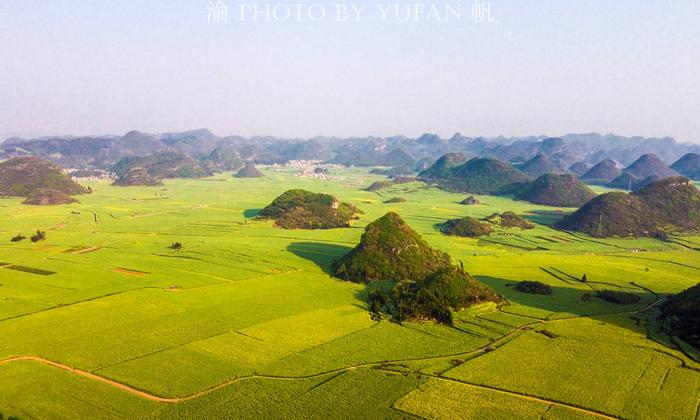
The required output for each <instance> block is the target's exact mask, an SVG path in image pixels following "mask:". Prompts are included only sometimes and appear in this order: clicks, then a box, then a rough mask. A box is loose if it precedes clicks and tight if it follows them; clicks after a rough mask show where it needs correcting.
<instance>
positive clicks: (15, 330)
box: [0, 168, 700, 419]
mask: <svg viewBox="0 0 700 420" xmlns="http://www.w3.org/2000/svg"><path fill="white" fill-rule="evenodd" d="M263 171H264V173H265V175H266V176H265V177H262V178H236V177H233V176H232V174H231V173H230V172H229V173H222V174H217V175H215V176H212V177H208V178H202V179H196V180H186V179H176V180H165V181H164V185H162V186H154V187H113V186H108V185H106V184H103V183H99V182H94V183H92V184H88V185H89V186H90V187H91V188H92V190H93V193H92V194H90V195H84V196H81V197H80V203H72V204H66V205H60V206H50V207H33V206H23V205H21V204H20V203H21V199H10V198H3V199H0V218H2V222H0V235H1V236H2V237H3V238H5V239H3V240H2V241H0V261H1V262H0V337H2V340H0V377H1V378H3V380H1V381H0V413H2V414H3V415H4V416H6V417H7V416H17V417H20V418H31V417H38V418H46V417H51V418H86V417H88V418H104V417H117V418H121V417H129V418H134V417H168V418H170V417H200V418H209V417H215V418H225V417H236V418H290V417H291V418H294V417H301V418H339V417H351V418H361V417H362V418H367V417H371V418H374V417H381V418H394V417H400V418H414V417H425V418H465V417H470V416H472V417H486V418H502V417H508V416H511V417H513V416H515V417H522V416H528V417H542V418H557V419H558V418H572V419H573V418H632V419H641V418H650V417H651V418H664V419H672V418H678V419H693V418H698V406H699V403H700V363H699V362H698V360H700V355H699V354H698V351H697V349H694V348H693V347H691V346H689V345H688V344H686V343H684V342H682V341H681V340H678V339H676V338H672V337H669V336H667V335H665V334H664V333H663V332H662V331H661V329H660V326H659V323H658V321H657V317H658V315H659V312H658V307H659V305H660V304H661V303H662V302H663V301H664V300H665V299H666V297H667V296H668V295H670V294H674V293H678V292H680V291H682V290H684V289H687V288H688V287H690V286H693V285H695V284H696V283H697V282H698V278H700V258H699V257H698V255H699V254H698V248H700V237H697V236H684V237H677V238H674V240H673V241H660V240H657V239H651V238H643V239H634V240H633V239H620V238H615V239H600V238H592V237H589V236H587V235H585V234H579V233H567V232H563V231H559V230H554V229H553V228H551V227H550V224H552V223H554V222H556V221H557V220H559V219H560V218H561V217H562V216H563V214H565V213H568V212H570V211H571V210H572V209H555V208H552V207H545V206H538V205H534V204H530V203H527V202H522V201H513V200H512V199H510V198H507V197H498V196H476V198H477V199H478V200H479V202H480V203H481V204H480V205H475V206H464V205H460V204H459V202H460V201H461V200H462V199H463V198H464V196H463V194H454V193H449V192H446V191H443V190H440V189H437V188H434V187H429V186H427V185H425V184H423V183H417V182H413V183H406V184H400V185H395V186H391V187H389V188H388V189H382V190H378V191H366V190H365V188H366V187H367V186H368V185H370V184H371V183H372V182H375V181H378V180H382V179H386V178H383V177H379V176H376V175H372V174H369V173H368V171H367V170H365V169H342V170H336V172H338V173H337V174H336V177H334V178H332V179H319V178H303V177H298V176H295V172H294V171H293V170H286V169H284V168H281V169H280V168H277V169H274V170H272V169H264V170H263ZM293 188H303V189H306V190H309V191H313V192H323V193H328V194H332V195H333V196H335V197H338V199H340V200H341V201H343V202H349V203H352V204H353V205H355V206H356V207H357V208H359V209H360V210H361V211H362V212H363V213H362V214H361V215H360V216H359V219H358V220H356V221H353V222H352V223H351V226H350V227H349V228H339V229H328V230H284V229H280V228H277V227H275V226H274V224H273V222H272V221H267V220H265V221H263V220H258V219H255V216H256V214H257V213H258V212H259V210H260V209H262V208H263V207H265V206H266V205H268V204H269V203H270V202H271V201H272V200H273V199H274V198H275V197H277V196H279V195H280V194H281V193H283V192H285V191H287V190H289V189H293ZM597 190H598V192H600V191H601V190H603V189H602V188H597ZM394 197H400V198H403V199H405V201H402V202H395V203H385V201H387V200H388V199H391V198H394ZM388 211H393V212H396V213H398V214H399V215H400V216H401V217H402V218H403V219H404V220H405V221H406V222H407V223H408V224H409V225H410V226H411V227H412V228H413V229H415V230H416V231H417V232H418V233H419V234H420V235H421V236H422V237H423V238H424V239H425V240H426V241H427V242H428V243H429V244H430V245H431V246H432V247H434V248H436V249H438V250H440V251H443V252H446V253H448V254H449V255H450V256H451V257H452V259H453V261H454V262H455V263H457V262H461V264H462V265H463V266H464V269H465V270H466V271H468V272H469V273H470V274H471V275H473V276H474V277H475V278H476V279H477V280H479V281H481V282H482V283H484V284H486V285H487V286H489V287H490V288H491V289H493V290H494V291H496V292H497V293H499V294H500V295H502V296H503V297H504V298H505V299H506V301H507V302H506V303H500V304H495V303H484V304H480V305H476V306H473V307H470V308H469V309H467V310H463V311H460V312H457V313H455V314H454V322H453V324H452V325H443V324H438V323H434V322H427V321H411V322H403V323H400V324H399V323H396V322H392V321H390V320H388V319H381V320H380V319H375V318H373V317H371V316H370V312H369V311H368V299H367V298H368V288H367V287H366V286H365V285H361V284H355V283H350V282H345V281H341V280H339V279H337V278H334V277H333V276H332V275H331V274H330V272H331V265H332V263H333V262H334V261H335V260H337V259H338V258H340V257H341V256H343V255H345V254H346V253H347V252H348V251H350V250H351V249H352V248H353V247H354V246H355V245H357V243H358V242H359V240H360V236H361V235H362V233H363V231H364V227H365V226H366V225H367V224H368V223H370V222H372V221H373V220H375V219H377V218H379V217H381V216H383V215H384V214H385V213H387V212H388ZM504 211H513V212H515V213H516V214H519V215H522V216H524V217H525V218H526V219H527V220H528V221H529V222H531V223H533V224H534V226H535V227H534V228H533V229H527V230H523V229H506V228H496V231H495V232H494V233H493V234H491V235H489V236H488V237H483V238H480V239H467V238H460V237H453V236H446V235H444V234H443V233H441V232H440V230H439V229H438V228H437V225H438V224H440V223H443V222H444V221H445V220H448V219H453V218H456V217H463V216H471V217H475V218H484V217H487V216H489V215H491V214H493V213H495V212H499V213H501V212H504ZM37 230H41V231H45V232H46V239H45V240H43V241H38V242H30V241H28V240H25V241H18V242H10V238H11V237H13V236H15V235H18V234H23V235H25V236H29V235H31V234H32V233H34V232H35V231H37ZM176 242H177V243H180V244H181V249H175V247H172V246H171V245H172V244H174V243H176ZM584 275H585V278H586V281H582V279H583V278H584ZM524 280H528V281H537V282H540V283H543V284H546V285H548V286H549V287H550V288H551V291H552V292H551V294H549V295H537V294H525V293H521V292H518V291H516V290H515V288H514V286H515V285H516V284H517V283H519V282H521V281H524ZM602 291H620V292H626V293H627V294H631V295H634V296H637V297H638V299H637V301H636V302H635V303H631V304H626V305H621V304H617V303H614V302H610V301H607V300H604V299H600V298H598V297H596V294H597V293H598V292H602ZM251 395H254V396H255V398H251Z"/></svg>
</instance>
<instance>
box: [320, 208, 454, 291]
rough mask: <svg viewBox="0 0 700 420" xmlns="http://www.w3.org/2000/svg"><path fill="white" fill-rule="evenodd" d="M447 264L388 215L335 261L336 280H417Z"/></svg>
mask: <svg viewBox="0 0 700 420" xmlns="http://www.w3.org/2000/svg"><path fill="white" fill-rule="evenodd" d="M449 263H450V257H449V256H448V255H447V254H445V253H443V252H439V251H436V250H433V249H432V248H431V247H430V245H428V243H427V242H425V241H424V240H423V238H421V237H420V235H419V234H418V233H417V232H416V231H415V230H413V229H412V228H411V227H410V226H409V225H408V224H407V223H406V222H404V221H403V219H402V218H401V217H400V216H399V215H398V214H396V213H393V212H389V213H387V214H386V215H384V216H382V217H380V218H379V219H377V220H375V221H373V222H372V223H370V224H369V225H367V227H366V228H365V232H364V233H363V234H362V237H361V239H360V244H359V245H357V246H356V247H355V248H354V249H353V250H352V251H350V252H349V253H348V254H346V255H345V256H343V258H341V259H340V260H338V261H336V262H335V263H334V265H333V273H334V275H335V276H336V277H339V278H341V279H344V280H349V281H352V282H355V283H369V282H371V281H374V280H395V281H403V280H416V279H418V278H423V277H425V276H426V275H428V274H430V273H432V272H434V271H435V270H437V269H438V268H439V267H443V266H445V265H447V264H449Z"/></svg>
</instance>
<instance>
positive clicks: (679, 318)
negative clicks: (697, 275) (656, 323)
mask: <svg viewBox="0 0 700 420" xmlns="http://www.w3.org/2000/svg"><path fill="white" fill-rule="evenodd" d="M661 319H662V320H663V324H664V327H665V328H666V330H667V331H668V332H669V334H671V335H677V336H678V337H680V338H682V339H683V340H685V341H686V342H688V343H690V344H692V345H693V346H695V347H696V348H697V349H700V283H698V284H696V285H695V286H693V287H690V288H688V289H686V290H684V291H682V292H681V293H678V294H677V295H673V296H671V297H670V298H668V300H667V301H666V302H665V303H664V304H663V305H662V306H661Z"/></svg>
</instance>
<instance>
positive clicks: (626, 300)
mask: <svg viewBox="0 0 700 420" xmlns="http://www.w3.org/2000/svg"><path fill="white" fill-rule="evenodd" d="M596 297H598V298H600V299H603V300H605V301H608V302H611V303H617V304H618V305H630V304H632V303H637V302H639V301H640V300H642V298H640V297H639V296H638V295H635V294H634V293H628V292H621V291H619V290H603V291H600V292H598V293H596Z"/></svg>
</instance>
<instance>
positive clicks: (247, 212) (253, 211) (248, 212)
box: [243, 209, 262, 219]
mask: <svg viewBox="0 0 700 420" xmlns="http://www.w3.org/2000/svg"><path fill="white" fill-rule="evenodd" d="M260 210H262V209H247V210H243V216H244V217H245V218H246V219H252V218H253V217H255V216H257V215H258V213H260Z"/></svg>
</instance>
